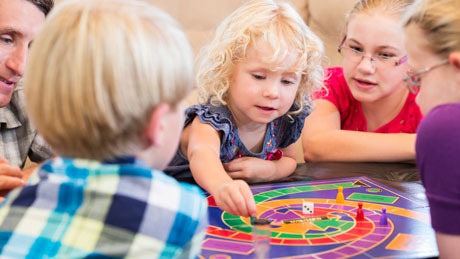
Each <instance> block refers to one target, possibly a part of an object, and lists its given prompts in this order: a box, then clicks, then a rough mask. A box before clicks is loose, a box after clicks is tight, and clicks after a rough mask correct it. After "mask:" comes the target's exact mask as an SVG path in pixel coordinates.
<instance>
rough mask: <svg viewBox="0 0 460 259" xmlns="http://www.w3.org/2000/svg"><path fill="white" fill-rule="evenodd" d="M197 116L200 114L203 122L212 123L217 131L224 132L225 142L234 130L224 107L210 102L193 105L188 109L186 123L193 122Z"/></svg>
mask: <svg viewBox="0 0 460 259" xmlns="http://www.w3.org/2000/svg"><path fill="white" fill-rule="evenodd" d="M195 116H198V118H199V119H200V121H201V122H202V123H206V124H209V125H211V127H213V128H214V129H215V130H216V131H221V132H222V133H223V134H222V139H221V142H222V143H225V141H226V140H227V138H228V136H229V133H230V132H232V123H231V121H230V119H229V114H227V110H226V109H225V108H224V107H215V106H212V105H209V104H197V105H193V106H191V107H189V108H188V109H187V110H186V120H185V125H188V124H189V123H191V122H192V121H193V119H194V118H195Z"/></svg>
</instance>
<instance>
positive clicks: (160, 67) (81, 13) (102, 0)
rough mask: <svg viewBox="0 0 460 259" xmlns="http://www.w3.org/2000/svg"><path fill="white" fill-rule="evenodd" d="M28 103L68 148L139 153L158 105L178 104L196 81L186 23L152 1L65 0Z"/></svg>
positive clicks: (29, 82)
mask: <svg viewBox="0 0 460 259" xmlns="http://www.w3.org/2000/svg"><path fill="white" fill-rule="evenodd" d="M27 71H28V73H27V74H26V78H25V94H26V104H27V111H28V113H29V114H30V117H31V119H32V121H33V123H34V124H35V125H36V127H37V129H38V131H39V132H40V133H41V134H42V135H43V136H44V138H45V140H46V141H47V142H48V143H49V144H50V145H51V146H52V147H53V149H54V150H55V151H56V152H57V153H58V154H59V155H63V156H69V157H80V158H90V159H108V158H113V157H117V156H125V155H133V154H135V152H138V151H139V150H140V149H141V148H143V147H144V146H145V143H144V142H145V140H144V139H143V138H142V134H143V132H144V129H145V128H146V125H147V122H148V121H149V118H150V116H151V114H152V112H153V110H154V109H155V107H156V106H157V105H158V104H160V103H162V102H166V103H169V104H171V106H172V107H175V105H176V104H178V103H179V102H180V101H181V100H182V99H183V98H184V97H185V96H186V95H187V93H188V92H189V90H190V89H191V87H192V85H193V78H194V75H193V72H194V71H193V54H192V50H191V47H190V45H189V43H188V41H187V38H186V36H185V35H184V33H183V32H182V30H181V29H180V27H179V25H178V24H177V23H176V22H175V21H174V20H173V19H172V18H171V17H170V16H169V15H167V14H165V13H164V12H163V11H160V10H159V9H157V8H155V7H153V6H152V5H151V4H148V3H147V2H146V1H141V0H137V1H125V0H97V1H95V0H77V1H63V2H62V3H61V4H60V5H58V6H56V8H55V9H54V10H53V11H52V12H51V13H50V16H49V18H48V20H47V21H46V22H45V25H44V27H43V30H42V31H41V33H40V34H39V35H38V37H37V38H36V40H35V41H34V44H33V45H32V48H31V53H30V59H29V63H28V69H27Z"/></svg>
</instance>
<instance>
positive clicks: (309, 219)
mask: <svg viewBox="0 0 460 259" xmlns="http://www.w3.org/2000/svg"><path fill="white" fill-rule="evenodd" d="M328 219H329V217H328V216H313V217H307V218H297V219H286V220H283V223H284V224H294V223H304V222H314V221H321V220H328Z"/></svg>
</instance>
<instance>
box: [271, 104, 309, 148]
mask: <svg viewBox="0 0 460 259" xmlns="http://www.w3.org/2000/svg"><path fill="white" fill-rule="evenodd" d="M309 114H310V108H309V107H305V109H303V110H302V111H301V112H300V113H299V114H296V115H292V116H286V115H285V116H283V117H281V123H280V125H279V127H278V133H279V134H278V136H279V137H280V138H281V139H280V141H279V145H278V147H279V148H285V147H288V146H289V145H291V144H293V143H295V142H296V141H297V140H298V139H299V138H300V135H301V134H302V129H303V125H304V122H305V118H306V117H307V116H308V115H309Z"/></svg>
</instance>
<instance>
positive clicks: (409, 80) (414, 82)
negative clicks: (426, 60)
mask: <svg viewBox="0 0 460 259" xmlns="http://www.w3.org/2000/svg"><path fill="white" fill-rule="evenodd" d="M447 64H449V60H448V59H445V60H443V61H441V62H439V63H437V64H434V65H432V66H429V67H425V68H422V69H420V70H418V71H414V72H413V71H407V72H406V74H405V75H404V82H405V83H406V86H407V88H408V89H409V92H411V93H413V94H416V93H418V91H419V89H420V85H421V81H422V77H421V76H422V75H423V74H426V73H428V72H430V71H432V70H434V69H436V68H438V67H441V66H444V65H447Z"/></svg>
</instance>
